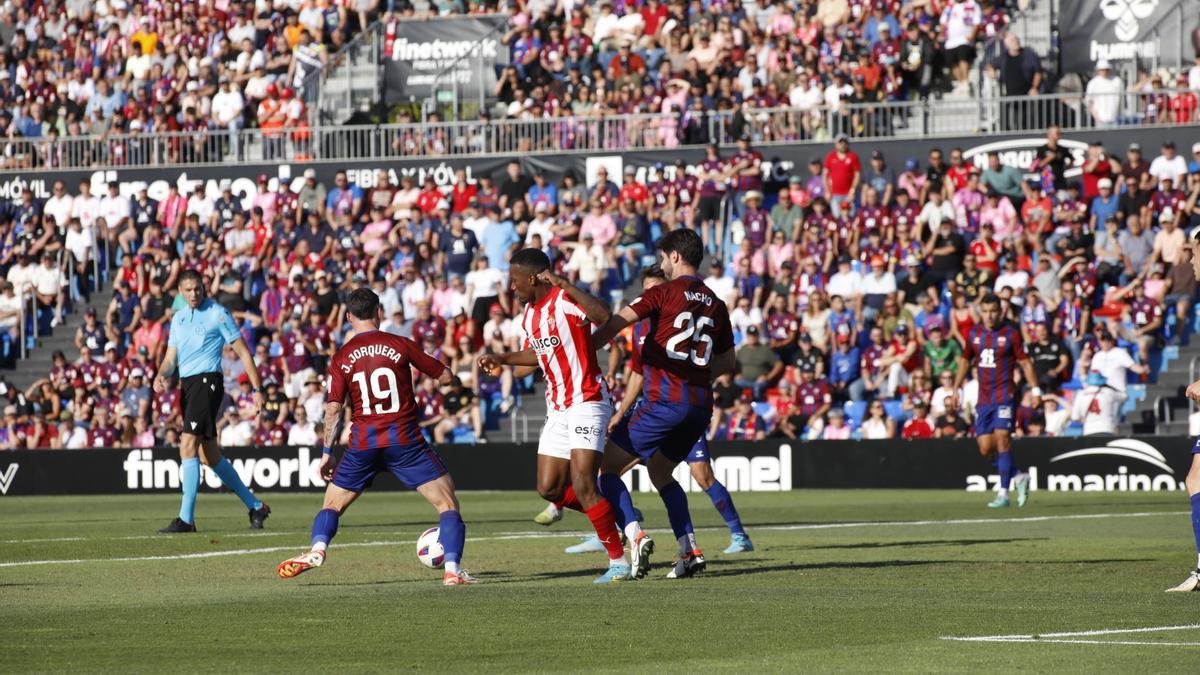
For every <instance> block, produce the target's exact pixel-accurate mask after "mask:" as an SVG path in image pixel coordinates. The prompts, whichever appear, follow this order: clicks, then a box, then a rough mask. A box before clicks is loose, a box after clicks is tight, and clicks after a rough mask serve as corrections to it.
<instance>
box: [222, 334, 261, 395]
mask: <svg viewBox="0 0 1200 675" xmlns="http://www.w3.org/2000/svg"><path fill="white" fill-rule="evenodd" d="M229 346H230V347H231V348H233V353H234V354H237V357H238V360H239V361H241V362H242V367H243V368H245V369H246V377H248V378H249V379H250V386H251V387H253V388H254V405H255V406H257V407H258V408H259V409H260V410H261V409H262V407H263V404H264V403H266V399H265V398H264V396H263V392H262V378H261V377H259V375H258V366H256V365H255V364H254V354H251V353H250V348H249V347H247V346H246V341H245V340H243V339H242V338H241V337H238V339H236V340H234V341H233V342H232V343H230V345H229Z"/></svg>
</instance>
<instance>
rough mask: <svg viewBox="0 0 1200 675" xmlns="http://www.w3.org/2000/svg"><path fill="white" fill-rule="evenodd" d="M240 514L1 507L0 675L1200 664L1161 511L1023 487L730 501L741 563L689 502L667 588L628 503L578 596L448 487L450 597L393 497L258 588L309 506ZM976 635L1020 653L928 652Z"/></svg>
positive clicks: (409, 509) (375, 501)
mask: <svg viewBox="0 0 1200 675" xmlns="http://www.w3.org/2000/svg"><path fill="white" fill-rule="evenodd" d="M265 496H266V497H267V499H268V500H269V502H270V504H271V506H272V508H273V509H274V514H273V515H272V517H271V518H270V520H268V521H267V528H268V529H267V530H265V531H263V532H261V533H257V532H251V531H249V530H248V529H247V522H246V512H245V511H244V510H243V509H242V508H241V507H240V504H239V503H238V501H237V500H236V499H234V498H233V497H230V496H227V495H221V496H215V495H202V496H201V498H200V504H199V513H198V524H199V526H200V527H201V529H202V533H200V534H197V535H177V536H174V537H171V536H159V535H155V534H153V533H154V530H155V529H156V528H158V527H161V526H162V525H163V524H165V523H166V522H167V520H169V519H170V517H171V516H172V515H173V514H174V512H175V510H176V508H177V505H178V499H177V498H176V497H174V496H155V497H54V498H34V497H26V498H7V499H4V500H2V501H0V643H2V644H3V645H4V657H3V659H2V660H0V671H6V672H27V671H52V670H53V671H61V670H75V671H125V672H128V671H159V672H162V671H173V672H188V671H210V672H211V671H220V672H244V671H272V672H278V671H283V670H308V671H330V672H346V671H395V670H421V671H439V672H496V671H558V672H562V671H615V670H638V671H642V672H661V671H671V672H678V671H691V672H706V671H739V672H747V671H755V670H768V671H831V670H840V671H845V670H850V671H864V672H895V671H921V672H928V671H943V672H966V671H968V670H970V671H982V672H1000V671H1009V670H1011V669H1014V668H1015V669H1021V670H1027V671H1038V672H1048V671H1069V672H1096V671H1125V672H1131V671H1134V670H1138V671H1142V672H1190V673H1195V672H1196V671H1197V670H1198V669H1200V595H1196V594H1165V593H1163V589H1165V588H1167V587H1169V586H1173V585H1175V584H1176V583H1178V582H1180V581H1182V580H1183V578H1184V577H1185V576H1186V575H1187V573H1188V571H1189V569H1190V566H1191V565H1192V564H1193V563H1194V562H1195V557H1194V552H1193V551H1192V537H1191V530H1190V525H1189V522H1188V516H1187V515H1186V514H1185V513H1184V507H1185V506H1186V499H1185V498H1184V497H1182V496H1181V495H1179V494H1156V493H1124V494H1098V493H1086V494H1080V493H1076V494H1066V493H1044V492H1037V493H1034V495H1033V499H1032V500H1031V503H1030V505H1029V506H1028V507H1026V508H1025V509H1020V510H1018V509H1016V508H1013V509H1009V510H1005V511H1002V512H993V511H989V510H988V509H986V508H984V503H985V501H986V499H987V497H986V496H985V495H983V494H967V493H963V492H957V491H954V492H949V491H940V492H935V491H836V492H813V491H808V492H790V493H777V494H762V493H758V494H739V495H735V498H736V499H737V501H738V506H739V508H740V510H741V511H742V513H743V517H744V519H745V520H746V522H747V526H748V530H749V532H750V533H751V535H752V536H753V538H754V541H755V544H756V545H757V547H758V550H756V551H754V552H753V553H749V554H744V555H740V556H725V555H722V554H721V549H722V548H724V546H725V545H726V544H727V542H728V534H727V532H726V530H725V529H724V527H723V526H722V524H721V522H720V520H719V519H718V517H717V514H716V513H715V511H714V510H713V509H712V508H711V506H710V505H709V503H708V501H707V499H705V498H704V496H703V495H692V496H691V503H692V510H693V514H694V515H695V517H696V520H697V525H698V526H700V527H701V528H702V529H701V530H700V531H699V533H698V534H699V537H700V542H701V545H702V546H704V548H705V551H706V553H707V554H708V558H709V568H708V572H707V573H706V574H705V575H703V576H701V577H699V578H695V579H685V580H678V581H672V580H667V579H664V578H662V577H663V575H665V574H666V572H667V569H668V567H667V564H666V563H667V562H668V561H669V559H670V557H669V556H668V555H666V554H667V553H668V552H670V551H672V550H673V549H674V546H673V544H672V542H671V541H670V540H671V535H670V533H669V532H663V531H662V530H661V528H663V527H665V524H666V516H665V513H664V512H663V509H662V506H661V503H659V502H658V500H657V498H656V497H653V496H652V495H640V496H638V501H639V502H640V504H639V505H640V506H641V507H642V508H643V510H645V512H646V516H647V521H648V525H649V526H650V527H652V528H654V533H655V534H656V535H657V539H658V541H659V545H660V548H659V551H660V554H659V555H658V556H657V559H658V560H659V562H658V563H657V564H656V566H655V569H654V570H652V572H651V578H649V579H647V580H644V581H640V582H628V583H624V584H619V585H616V586H603V587H597V586H594V585H593V584H592V583H591V580H592V578H593V577H594V576H596V575H598V574H600V573H601V572H602V571H603V567H604V562H605V561H604V559H603V556H602V555H598V554H589V555H565V554H563V552H562V549H563V547H565V546H568V545H570V544H573V543H576V541H578V537H579V536H580V535H582V534H583V528H585V527H586V521H585V520H584V519H583V517H582V516H579V515H578V514H573V513H568V515H567V517H566V518H565V519H564V520H563V521H562V522H560V523H558V524H557V525H555V526H554V527H553V528H550V529H544V528H540V527H538V526H537V525H535V524H533V523H532V522H531V520H530V519H531V517H532V516H533V515H534V514H535V513H536V512H537V511H538V510H539V509H540V508H541V506H542V503H541V502H540V501H539V500H538V499H537V497H536V496H535V495H533V494H532V493H530V494H520V493H465V494H463V495H462V504H463V515H464V518H465V519H466V521H467V526H468V537H469V538H468V544H467V551H466V557H465V567H466V569H468V570H470V571H471V572H472V573H473V574H475V575H477V576H478V577H479V578H480V579H481V582H482V583H480V584H479V585H478V586H474V587H456V588H444V587H442V586H441V582H440V574H439V573H437V572H435V571H433V570H429V569H427V568H425V567H423V566H421V565H420V563H419V562H418V561H417V559H416V556H415V553H414V547H413V542H414V541H415V539H416V537H417V535H418V534H419V533H420V532H421V531H422V530H424V529H425V528H426V527H429V526H431V525H434V524H436V518H435V516H434V514H433V512H432V510H431V509H430V508H429V507H428V506H427V505H426V504H424V503H423V502H422V501H421V500H420V498H419V497H417V496H416V495H413V494H399V493H377V494H367V495H365V496H364V497H363V499H362V500H360V501H359V502H358V503H357V504H355V505H354V507H352V509H351V510H350V512H349V513H348V514H347V516H346V517H344V518H343V519H342V526H341V530H340V533H339V535H338V537H337V539H336V540H335V542H334V545H333V547H332V548H331V553H330V558H329V560H328V561H327V562H326V564H325V566H324V567H322V568H321V569H318V570H314V571H312V572H309V573H308V574H305V575H303V576H301V577H299V578H297V579H293V580H290V581H284V580H280V579H278V578H276V576H275V565H276V564H277V563H278V562H279V561H281V560H283V559H284V558H287V557H289V556H291V555H293V554H295V553H298V552H300V551H302V550H304V549H305V548H306V547H307V544H308V529H309V525H310V523H311V519H312V516H313V514H314V513H315V511H316V509H317V508H318V507H319V503H320V497H319V496H318V495H315V494H309V495H265ZM1180 627H1182V628H1180ZM1169 628H1170V629H1171V630H1168V629H1169ZM1100 631H1105V632H1100ZM1109 631H1111V632H1109ZM1135 631H1136V632H1135ZM995 636H1025V637H1023V638H1015V639H1009V640H1007V641H999V640H995V639H977V640H971V641H962V640H954V639H951V638H990V637H995Z"/></svg>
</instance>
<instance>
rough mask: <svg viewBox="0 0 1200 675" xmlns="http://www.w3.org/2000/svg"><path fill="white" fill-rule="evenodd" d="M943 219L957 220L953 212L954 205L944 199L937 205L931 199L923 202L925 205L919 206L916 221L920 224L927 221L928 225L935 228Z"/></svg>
mask: <svg viewBox="0 0 1200 675" xmlns="http://www.w3.org/2000/svg"><path fill="white" fill-rule="evenodd" d="M943 220H949V221H950V222H954V221H955V220H957V218H956V214H955V213H954V205H953V204H951V203H950V202H949V201H946V200H942V205H941V206H938V205H936V204H934V203H933V200H932V199H931V200H929V201H928V202H926V203H925V206H924V207H922V208H921V212H920V213H919V214H917V222H918V223H920V224H922V225H924V224H926V223H928V224H929V226H930V227H932V228H935V229H936V228H937V226H938V225H939V224H940V223H941V222H942V221H943Z"/></svg>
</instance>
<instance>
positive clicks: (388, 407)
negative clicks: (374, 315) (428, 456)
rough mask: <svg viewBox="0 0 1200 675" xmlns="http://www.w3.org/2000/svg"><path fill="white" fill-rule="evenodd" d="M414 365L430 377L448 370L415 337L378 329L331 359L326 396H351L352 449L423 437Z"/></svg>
mask: <svg viewBox="0 0 1200 675" xmlns="http://www.w3.org/2000/svg"><path fill="white" fill-rule="evenodd" d="M410 368H416V369H417V370H419V371H421V372H422V373H424V374H425V375H428V376H429V377H439V376H441V374H442V372H443V371H445V370H446V366H445V364H443V363H442V362H441V361H438V360H437V359H435V358H433V357H432V356H430V355H428V354H426V353H425V352H423V351H421V348H420V347H418V346H417V343H416V342H413V341H412V340H410V339H408V338H406V337H400V336H399V335H393V334H391V333H385V332H383V331H379V330H373V331H368V332H366V333H359V334H358V335H355V336H354V337H353V338H351V339H350V340H349V341H347V342H346V344H344V345H342V348H341V349H339V350H338V351H337V353H336V354H334V356H333V358H332V359H330V361H329V368H328V370H327V375H328V380H329V381H328V383H327V385H326V387H327V392H328V396H327V398H326V400H327V401H332V402H336V403H344V402H345V401H346V398H347V397H349V399H350V410H351V427H350V443H349V448H350V449H351V450H374V449H378V448H390V447H395V446H401V445H411V444H414V443H424V442H425V437H424V436H423V435H422V434H421V430H420V428H419V427H418V425H417V421H418V416H419V411H418V410H417V406H416V397H415V396H413V386H412V371H411V370H410Z"/></svg>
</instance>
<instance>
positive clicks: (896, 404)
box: [883, 399, 908, 427]
mask: <svg viewBox="0 0 1200 675" xmlns="http://www.w3.org/2000/svg"><path fill="white" fill-rule="evenodd" d="M883 412H884V413H885V414H886V415H887V416H888V417H890V418H892V419H894V420H896V426H897V427H899V426H900V425H901V424H903V423H904V422H905V421H906V420H908V413H906V412H904V405H903V404H902V403H901V402H900V399H892V400H890V401H884V402H883Z"/></svg>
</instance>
